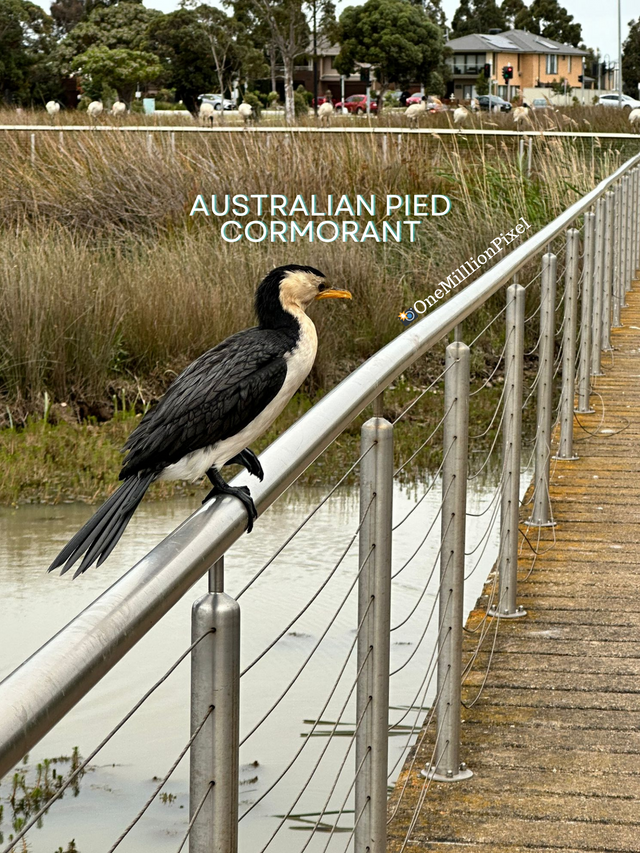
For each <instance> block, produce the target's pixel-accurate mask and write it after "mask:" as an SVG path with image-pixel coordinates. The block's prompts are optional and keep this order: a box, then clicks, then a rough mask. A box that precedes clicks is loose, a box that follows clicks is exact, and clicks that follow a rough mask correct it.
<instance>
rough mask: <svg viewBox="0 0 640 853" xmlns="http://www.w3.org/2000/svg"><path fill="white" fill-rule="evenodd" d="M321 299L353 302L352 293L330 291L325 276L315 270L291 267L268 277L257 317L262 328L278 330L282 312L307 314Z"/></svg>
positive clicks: (258, 297) (258, 294)
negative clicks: (313, 303)
mask: <svg viewBox="0 0 640 853" xmlns="http://www.w3.org/2000/svg"><path fill="white" fill-rule="evenodd" d="M317 299H351V294H350V293H349V291H348V290H338V289H336V288H332V287H329V285H328V284H327V282H326V279H325V276H324V273H321V272H320V270H317V269H314V267H307V266H300V265H299V264H288V265H287V266H284V267H276V269H274V270H271V272H270V273H269V274H268V275H266V276H265V277H264V279H263V280H262V281H261V282H260V285H259V286H258V289H257V291H256V314H257V315H258V320H259V321H260V325H261V326H270V327H271V328H274V327H275V326H277V325H278V322H277V318H278V315H280V316H282V311H285V312H286V313H287V314H289V315H291V314H296V313H298V312H300V311H303V312H304V311H306V310H307V308H308V307H309V305H311V303H312V302H313V301H314V300H317Z"/></svg>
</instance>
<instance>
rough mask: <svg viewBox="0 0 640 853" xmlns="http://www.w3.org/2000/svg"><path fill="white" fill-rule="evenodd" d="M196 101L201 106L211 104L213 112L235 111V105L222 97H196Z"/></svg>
mask: <svg viewBox="0 0 640 853" xmlns="http://www.w3.org/2000/svg"><path fill="white" fill-rule="evenodd" d="M198 100H199V101H200V103H202V104H211V106H212V107H213V108H214V110H235V108H236V105H235V103H234V102H233V101H230V100H229V99H228V98H223V97H222V95H198Z"/></svg>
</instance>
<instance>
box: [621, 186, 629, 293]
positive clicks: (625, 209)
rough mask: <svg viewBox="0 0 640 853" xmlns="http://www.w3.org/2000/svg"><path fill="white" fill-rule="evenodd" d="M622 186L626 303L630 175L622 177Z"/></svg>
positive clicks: (623, 266) (623, 268) (623, 264)
mask: <svg viewBox="0 0 640 853" xmlns="http://www.w3.org/2000/svg"><path fill="white" fill-rule="evenodd" d="M622 188H623V192H624V202H623V219H622V241H623V242H622V246H623V249H622V256H623V260H622V270H623V282H624V285H623V292H624V293H625V305H626V293H627V292H628V290H629V267H630V263H629V245H630V240H629V217H630V216H631V181H630V178H629V176H628V175H625V176H624V177H623V179H622Z"/></svg>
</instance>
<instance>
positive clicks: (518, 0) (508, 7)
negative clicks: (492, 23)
mask: <svg viewBox="0 0 640 853" xmlns="http://www.w3.org/2000/svg"><path fill="white" fill-rule="evenodd" d="M526 8H527V7H526V5H525V4H524V2H523V0H502V4H501V6H500V11H501V12H502V14H503V16H504V22H505V26H506V27H507V29H510V30H512V29H514V28H515V21H516V16H517V15H518V14H519V13H520V12H522V11H524V10H526Z"/></svg>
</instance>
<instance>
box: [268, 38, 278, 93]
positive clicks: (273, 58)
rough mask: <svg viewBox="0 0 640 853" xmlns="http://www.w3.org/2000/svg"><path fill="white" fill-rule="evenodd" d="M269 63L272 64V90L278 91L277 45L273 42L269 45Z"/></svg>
mask: <svg viewBox="0 0 640 853" xmlns="http://www.w3.org/2000/svg"><path fill="white" fill-rule="evenodd" d="M269 65H270V66H271V91H272V92H277V91H278V90H277V88H276V86H277V85H278V84H277V83H276V46H275V44H273V43H271V44H270V45H269Z"/></svg>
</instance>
